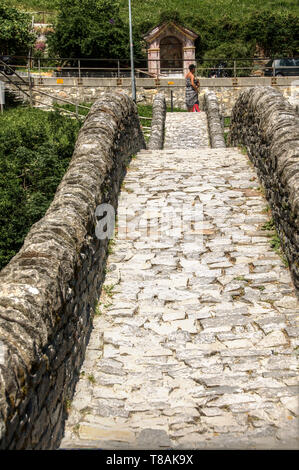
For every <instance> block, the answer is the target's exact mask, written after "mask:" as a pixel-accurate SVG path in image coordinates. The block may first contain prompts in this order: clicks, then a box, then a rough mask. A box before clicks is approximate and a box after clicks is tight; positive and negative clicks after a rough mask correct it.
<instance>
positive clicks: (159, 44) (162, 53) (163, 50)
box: [144, 22, 198, 77]
mask: <svg viewBox="0 0 299 470" xmlns="http://www.w3.org/2000/svg"><path fill="white" fill-rule="evenodd" d="M197 38H198V34H196V33H195V32H194V31H191V30H190V29H187V28H185V27H184V26H181V25H178V24H175V23H173V22H167V23H163V24H162V25H159V26H156V27H155V28H154V29H152V30H151V31H149V32H148V33H147V34H146V35H145V36H144V39H145V41H146V42H147V45H148V50H147V53H148V71H149V73H150V74H153V75H155V76H157V77H158V76H159V75H162V76H163V75H166V76H177V77H179V76H182V75H183V74H185V73H187V71H188V67H189V65H190V64H192V63H194V62H195V45H194V42H195V40H196V39H197Z"/></svg>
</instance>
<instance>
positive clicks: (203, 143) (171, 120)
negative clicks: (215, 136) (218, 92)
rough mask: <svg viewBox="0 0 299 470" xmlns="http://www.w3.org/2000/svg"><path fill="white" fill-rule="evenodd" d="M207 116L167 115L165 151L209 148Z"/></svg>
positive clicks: (201, 114) (202, 114)
mask: <svg viewBox="0 0 299 470" xmlns="http://www.w3.org/2000/svg"><path fill="white" fill-rule="evenodd" d="M207 126H208V123H207V115H206V113H204V112H202V111H201V112H200V113H188V114H187V113H167V114H166V123H165V142H164V149H187V148H199V147H209V136H208V131H207Z"/></svg>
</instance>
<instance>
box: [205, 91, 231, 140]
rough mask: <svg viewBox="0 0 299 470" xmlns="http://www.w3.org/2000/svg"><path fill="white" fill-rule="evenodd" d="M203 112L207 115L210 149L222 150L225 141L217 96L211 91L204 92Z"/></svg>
mask: <svg viewBox="0 0 299 470" xmlns="http://www.w3.org/2000/svg"><path fill="white" fill-rule="evenodd" d="M204 110H205V111H206V113H207V119H208V129H209V136H210V145H211V147H212V148H224V147H226V145H225V140H224V135H223V128H222V124H221V119H220V114H219V106H218V100H217V96H216V95H215V93H214V92H213V91H206V93H205V96H204Z"/></svg>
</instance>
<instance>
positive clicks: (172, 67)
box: [10, 56, 299, 79]
mask: <svg viewBox="0 0 299 470" xmlns="http://www.w3.org/2000/svg"><path fill="white" fill-rule="evenodd" d="M269 60H272V59H269V58H267V59H265V58H239V59H228V58H211V59H205V60H203V59H202V60H197V61H195V62H194V63H195V65H196V75H197V76H199V77H210V78H212V77H222V78H225V77H232V78H237V77H251V76H256V75H258V76H263V75H264V74H265V73H266V74H267V75H270V76H271V75H272V76H275V75H276V69H275V62H273V67H272V66H271V67H270V66H267V65H266V64H267V63H268V62H269ZM273 60H274V59H273ZM189 64H190V60H185V59H176V60H173V59H171V58H170V59H165V58H163V59H150V60H147V59H137V60H136V61H135V72H136V77H137V78H148V77H152V78H163V77H171V76H173V77H175V76H183V74H184V72H185V71H186V70H187V69H188V65H189ZM10 65H11V66H12V67H13V68H15V70H19V71H20V73H22V75H23V76H28V75H32V76H33V75H34V76H39V77H42V76H45V75H46V74H49V75H50V76H53V77H78V78H79V79H80V78H83V77H90V78H94V77H102V78H105V77H106V78H130V76H131V68H130V63H129V60H128V59H97V58H51V57H47V58H42V57H30V56H29V57H24V56H23V57H15V58H14V59H13V61H12V62H11V64H10ZM293 69H297V70H298V71H299V65H298V66H285V67H283V66H279V70H280V71H281V70H285V71H290V70H293ZM298 73H299V72H298Z"/></svg>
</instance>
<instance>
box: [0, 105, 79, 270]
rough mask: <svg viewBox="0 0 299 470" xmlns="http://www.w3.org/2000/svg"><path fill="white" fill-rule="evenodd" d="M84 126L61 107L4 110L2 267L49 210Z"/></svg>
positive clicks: (0, 144) (0, 132)
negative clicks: (52, 109)
mask: <svg viewBox="0 0 299 470" xmlns="http://www.w3.org/2000/svg"><path fill="white" fill-rule="evenodd" d="M79 127H80V124H79V123H78V122H77V121H76V120H74V119H69V118H67V117H65V116H61V115H59V113H58V112H50V113H47V112H44V111H40V110H37V109H29V108H15V109H10V110H8V111H5V112H4V114H3V115H0V269H2V268H3V267H4V266H5V265H6V264H7V263H8V262H9V261H10V259H11V258H12V257H13V256H14V255H15V254H16V253H17V252H18V251H19V249H20V248H21V246H22V244H23V242H24V238H25V237H26V235H27V233H28V231H29V230H30V227H31V226H32V224H34V223H35V222H37V221H38V220H39V219H40V218H41V217H43V216H44V214H45V212H46V210H47V209H48V207H49V205H50V203H51V201H52V199H53V197H54V194H55V191H56V188H57V186H58V184H59V183H60V181H61V179H62V177H63V175H64V173H65V171H66V169H67V167H68V164H69V161H70V159H71V156H72V153H73V149H74V144H75V141H76V138H77V134H78V131H79Z"/></svg>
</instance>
